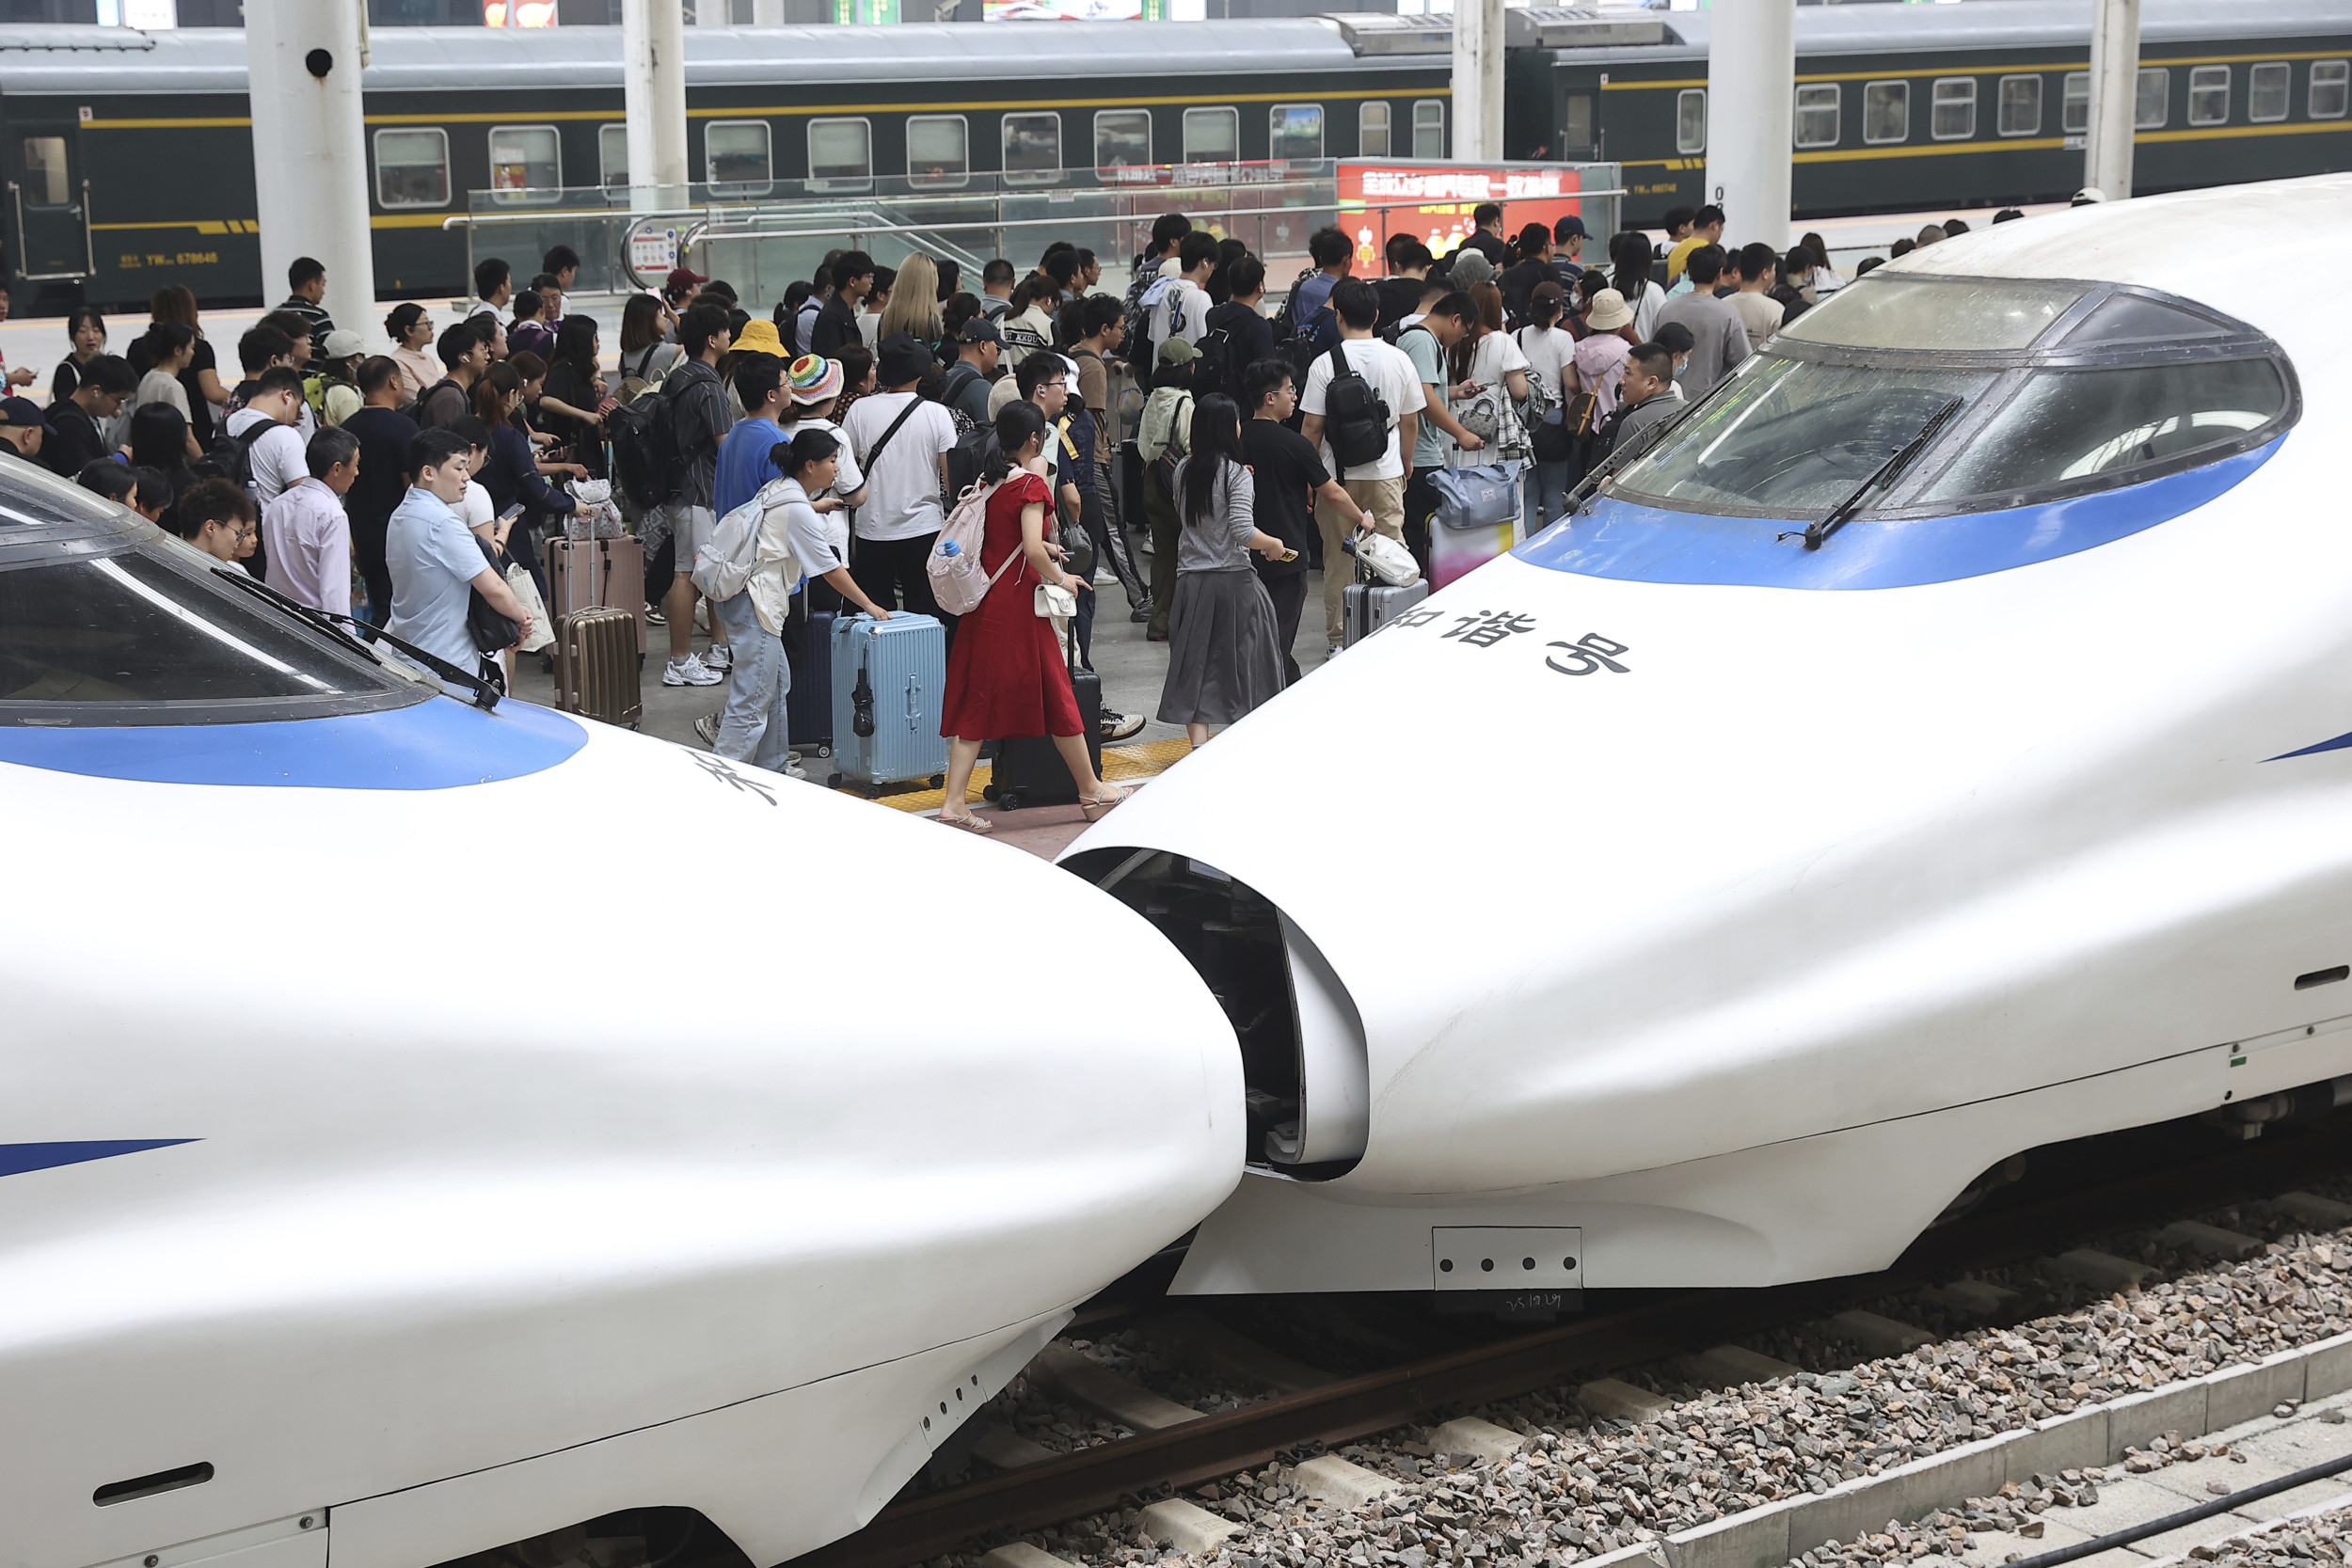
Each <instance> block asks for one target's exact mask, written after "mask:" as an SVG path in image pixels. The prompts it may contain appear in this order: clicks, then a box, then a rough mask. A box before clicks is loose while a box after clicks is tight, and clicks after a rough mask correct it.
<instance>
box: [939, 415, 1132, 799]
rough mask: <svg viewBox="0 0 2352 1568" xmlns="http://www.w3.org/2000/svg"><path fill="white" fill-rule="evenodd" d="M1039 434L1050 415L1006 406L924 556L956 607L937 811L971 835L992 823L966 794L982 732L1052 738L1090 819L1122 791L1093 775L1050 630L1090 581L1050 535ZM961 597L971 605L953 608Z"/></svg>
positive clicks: (943, 602) (945, 603) (949, 606)
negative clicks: (967, 488) (1066, 567)
mask: <svg viewBox="0 0 2352 1568" xmlns="http://www.w3.org/2000/svg"><path fill="white" fill-rule="evenodd" d="M1045 437H1046V427H1045V416H1044V415H1043V414H1042V413H1041V412H1040V411H1039V409H1038V406H1037V404H1033V403H1030V402H1028V401H1026V400H1023V401H1020V402H1016V403H1009V404H1005V406H1004V409H1003V411H1002V412H1000V413H999V414H998V415H997V416H996V441H995V444H994V446H993V447H992V448H991V449H990V451H989V454H988V460H987V462H986V464H985V465H984V466H983V467H982V468H981V471H980V485H979V486H976V487H975V489H974V490H973V491H971V492H967V494H966V496H965V498H964V499H960V500H959V501H958V502H957V503H956V509H955V513H954V515H952V516H951V517H950V518H949V520H948V526H947V528H946V529H945V530H944V531H942V532H941V534H940V543H939V545H938V546H936V547H935V551H934V554H933V556H932V558H931V562H932V566H931V583H932V592H933V594H935V595H936V596H937V597H938V598H939V599H940V608H941V609H943V610H948V611H949V612H950V613H960V614H961V616H962V619H961V620H960V621H958V622H957V623H956V635H955V641H953V642H952V643H951V644H950V645H949V647H948V650H947V689H946V699H945V702H944V704H943V705H942V709H941V715H940V724H939V730H940V733H941V734H942V735H944V736H946V737H947V792H946V793H947V798H946V800H945V801H944V802H943V803H942V804H941V806H940V808H939V819H940V820H941V821H942V822H945V823H946V824H947V825H948V826H949V827H951V828H961V829H962V830H963V831H964V832H972V833H986V832H991V831H992V830H991V828H990V827H989V824H988V823H987V822H986V821H984V820H983V819H981V818H980V817H977V816H974V815H973V814H972V808H971V806H970V805H969V804H967V803H966V801H965V799H964V798H965V796H966V795H967V794H968V793H969V791H970V789H971V784H972V769H973V768H974V766H975V765H977V763H978V761H979V759H980V743H981V742H982V741H984V740H1008V739H1011V738H1013V737H1015V736H1053V739H1054V747H1055V750H1057V751H1058V752H1060V753H1061V756H1062V761H1063V762H1064V763H1066V764H1067V765H1068V766H1069V768H1070V776H1071V778H1072V780H1073V782H1075V783H1076V784H1077V786H1078V806H1079V809H1080V810H1081V811H1083V812H1084V813H1085V814H1086V818H1087V820H1088V821H1089V822H1091V821H1093V820H1095V819H1096V818H1097V817H1099V816H1102V815H1103V814H1104V812H1106V811H1108V810H1110V809H1111V808H1112V807H1113V806H1115V805H1117V804H1119V802H1120V801H1121V800H1125V799H1126V798H1127V792H1126V791H1125V790H1124V789H1121V788H1120V787H1119V786H1118V785H1117V784H1104V782H1103V781H1102V780H1101V779H1099V778H1097V777H1096V776H1095V772H1094V762H1093V759H1092V757H1090V756H1089V754H1088V752H1087V736H1086V723H1085V721H1084V719H1083V718H1082V717H1081V715H1080V714H1079V711H1078V699H1077V696H1076V694H1075V693H1074V692H1073V691H1072V689H1071V687H1070V670H1069V667H1068V666H1067V665H1066V664H1065V663H1064V662H1063V659H1062V649H1061V644H1060V643H1059V642H1058V641H1056V639H1055V635H1054V627H1055V621H1054V617H1055V616H1057V615H1062V614H1068V613H1073V612H1074V611H1075V610H1076V608H1077V595H1078V594H1084V593H1089V592H1091V591H1092V590H1091V587H1090V585H1089V584H1088V583H1087V582H1086V581H1085V580H1084V579H1082V578H1076V577H1073V576H1072V575H1071V574H1069V573H1068V572H1065V571H1063V570H1062V569H1061V566H1060V564H1059V563H1058V562H1057V561H1056V560H1055V559H1054V551H1053V549H1052V547H1051V546H1048V545H1047V544H1046V543H1045V515H1046V508H1047V507H1048V506H1050V505H1051V504H1052V501H1051V498H1050V496H1049V495H1048V494H1047V491H1046V488H1045V480H1044V477H1043V474H1044V468H1045V460H1044V457H1043V455H1042V454H1043V452H1044V448H1045ZM976 506H977V507H978V508H980V509H981V513H980V515H981V517H982V518H983V519H984V526H983V527H982V528H981V529H979V530H977V533H978V538H977V541H975V540H974V539H973V538H972V535H973V534H974V532H975V530H973V529H972V528H971V527H970V526H969V525H970V523H971V521H972V520H973V509H974V508H975V507H976ZM959 523H961V524H963V525H965V526H963V527H961V528H959V527H958V526H957V525H958V524H959ZM950 546H953V548H952V551H951V550H950ZM976 565H977V571H975V569H974V568H975V566H976ZM976 597H977V603H975V602H974V600H975V598H976ZM959 604H972V606H973V608H971V609H970V610H961V611H959V610H957V609H956V606H957V605H959Z"/></svg>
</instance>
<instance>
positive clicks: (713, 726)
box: [694, 713, 719, 751]
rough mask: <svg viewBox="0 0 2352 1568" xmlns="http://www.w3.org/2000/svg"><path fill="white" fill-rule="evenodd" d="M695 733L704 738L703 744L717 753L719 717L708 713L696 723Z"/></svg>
mask: <svg viewBox="0 0 2352 1568" xmlns="http://www.w3.org/2000/svg"><path fill="white" fill-rule="evenodd" d="M694 733H695V734H696V735H698V736H702V737H703V744H704V745H706V746H707V747H709V748H711V749H712V750H713V751H716V750H717V749H718V746H719V716H718V715H717V714H715V713H706V714H704V715H703V716H702V717H701V718H700V719H697V720H695V721H694Z"/></svg>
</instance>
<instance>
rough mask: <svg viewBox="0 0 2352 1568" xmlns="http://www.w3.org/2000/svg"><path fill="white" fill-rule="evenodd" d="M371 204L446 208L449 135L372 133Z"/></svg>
mask: <svg viewBox="0 0 2352 1568" xmlns="http://www.w3.org/2000/svg"><path fill="white" fill-rule="evenodd" d="M375 204H376V205H377V206H379V207H383V208H388V209H389V208H398V207H446V206H448V205H449V135H448V134H447V133H446V132H442V131H430V130H426V131H378V132H377V133H376V134H375Z"/></svg>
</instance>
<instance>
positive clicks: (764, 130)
mask: <svg viewBox="0 0 2352 1568" xmlns="http://www.w3.org/2000/svg"><path fill="white" fill-rule="evenodd" d="M826 123H828V122H827V121H825V120H821V119H818V120H811V121H809V126H808V171H809V173H810V175H811V176H814V175H815V174H816V173H817V127H818V126H819V125H823V124H826ZM832 123H838V122H837V121H834V122H832ZM856 123H858V124H860V125H863V124H864V123H865V121H864V120H859V121H857V122H856ZM775 167H776V166H775V160H774V157H773V155H772V152H771V148H770V146H769V137H768V122H767V121H766V120H764V119H714V120H712V121H711V122H710V123H709V124H708V125H706V126H704V127H703V178H704V179H705V180H707V181H708V182H710V194H711V195H713V196H766V195H767V194H768V192H769V190H770V189H771V184H770V182H771V181H772V180H773V179H774V177H775ZM867 172H868V173H870V172H872V169H871V165H870V162H869V165H868V168H867Z"/></svg>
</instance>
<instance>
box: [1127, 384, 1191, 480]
mask: <svg viewBox="0 0 2352 1568" xmlns="http://www.w3.org/2000/svg"><path fill="white" fill-rule="evenodd" d="M1163 391H1173V392H1175V394H1176V395H1175V396H1173V397H1170V398H1162V397H1161V396H1160V395H1159V393H1160V392H1163ZM1191 423H1192V394H1191V393H1190V392H1186V391H1182V390H1179V389H1177V388H1168V387H1163V388H1158V390H1157V391H1154V392H1153V393H1152V398H1151V400H1150V401H1149V402H1147V403H1146V404H1144V405H1143V418H1142V419H1141V420H1139V421H1137V423H1136V455H1137V456H1139V457H1141V458H1142V459H1143V460H1144V462H1146V463H1157V462H1158V461H1159V460H1160V459H1161V457H1162V456H1164V455H1166V454H1167V453H1168V452H1171V451H1173V452H1179V453H1181V452H1182V451H1184V436H1185V431H1186V427H1187V426H1189V425H1190V424H1191Z"/></svg>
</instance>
